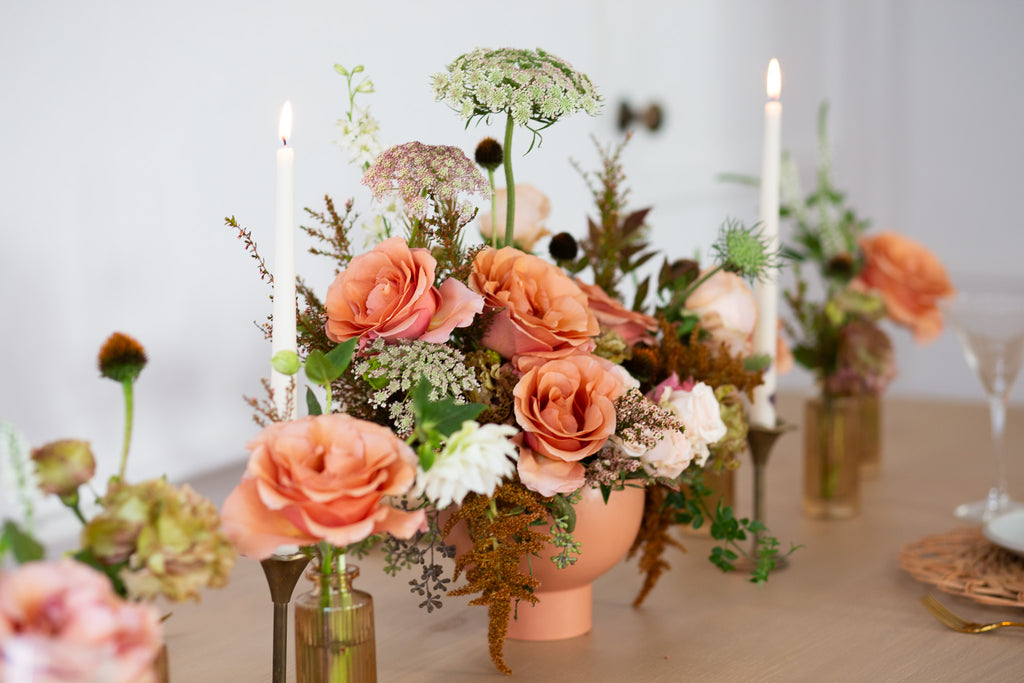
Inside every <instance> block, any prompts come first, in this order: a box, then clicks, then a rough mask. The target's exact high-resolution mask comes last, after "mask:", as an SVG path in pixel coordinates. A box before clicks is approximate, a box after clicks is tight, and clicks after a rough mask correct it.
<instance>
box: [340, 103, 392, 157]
mask: <svg viewBox="0 0 1024 683" xmlns="http://www.w3.org/2000/svg"><path fill="white" fill-rule="evenodd" d="M349 117H351V118H349ZM338 129H339V130H340V131H341V137H340V138H338V145H339V146H340V147H341V148H342V149H343V150H345V151H346V152H348V155H349V160H350V161H351V162H352V163H354V164H359V165H360V166H362V167H363V168H364V169H366V168H368V167H369V166H370V165H371V164H373V162H374V161H376V159H377V155H379V154H380V152H381V149H382V147H381V144H380V140H379V139H378V132H379V131H380V124H378V123H377V119H375V118H373V117H372V116H371V115H370V110H369V108H368V107H359V106H353V108H352V111H351V112H349V116H347V117H345V118H342V119H338Z"/></svg>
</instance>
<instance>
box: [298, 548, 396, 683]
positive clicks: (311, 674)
mask: <svg viewBox="0 0 1024 683" xmlns="http://www.w3.org/2000/svg"><path fill="white" fill-rule="evenodd" d="M357 576H359V568H358V567H354V566H352V565H349V566H347V567H346V569H345V572H344V573H343V574H341V573H334V574H328V575H326V576H325V575H323V574H321V573H320V568H319V565H317V564H316V563H314V564H312V565H310V568H309V569H308V570H307V571H306V577H307V578H309V579H310V580H311V581H312V582H313V589H312V590H311V591H309V592H307V593H303V594H302V595H300V596H299V597H298V598H296V599H295V600H294V601H293V603H294V606H295V679H296V681H297V683H375V682H376V680H377V653H376V642H375V638H374V631H373V598H372V597H371V596H370V594H369V593H365V592H363V591H361V590H356V589H355V588H353V587H352V581H353V579H355V578H356V577H357Z"/></svg>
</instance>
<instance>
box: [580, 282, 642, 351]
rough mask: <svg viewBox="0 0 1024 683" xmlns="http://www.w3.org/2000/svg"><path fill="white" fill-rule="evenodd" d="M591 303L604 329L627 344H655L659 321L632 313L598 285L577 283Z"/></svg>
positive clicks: (592, 309) (635, 312)
mask: <svg viewBox="0 0 1024 683" xmlns="http://www.w3.org/2000/svg"><path fill="white" fill-rule="evenodd" d="M576 284H577V285H579V287H580V289H582V290H583V293H584V294H586V295H587V300H588V301H589V302H590V310H591V311H592V312H593V313H594V316H595V317H596V318H597V322H598V323H600V325H601V326H602V327H607V328H609V329H610V330H612V331H613V332H615V334H617V335H619V336H620V337H622V338H623V340H625V342H626V343H627V344H629V345H630V346H632V345H633V344H638V343H644V344H648V345H653V344H654V333H655V332H657V331H658V321H657V320H656V319H654V318H652V317H651V316H649V315H645V314H643V313H638V312H637V311H631V310H629V309H628V308H626V307H625V306H623V305H622V304H621V303H619V302H618V301H616V300H615V299H613V298H611V297H610V296H608V294H607V292H605V291H604V290H603V289H601V288H600V287H598V286H597V285H588V284H586V283H585V282H580V281H579V280H577V281H576Z"/></svg>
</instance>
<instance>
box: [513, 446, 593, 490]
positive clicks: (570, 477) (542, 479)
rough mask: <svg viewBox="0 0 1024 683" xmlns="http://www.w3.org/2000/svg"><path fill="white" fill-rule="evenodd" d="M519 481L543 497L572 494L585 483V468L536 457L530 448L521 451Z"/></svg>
mask: <svg viewBox="0 0 1024 683" xmlns="http://www.w3.org/2000/svg"><path fill="white" fill-rule="evenodd" d="M517 467H518V469H519V480H520V481H521V482H522V483H523V485H524V486H525V487H526V488H528V489H530V490H531V491H536V492H537V493H539V494H540V495H542V496H553V495H555V494H556V493H572V492H573V491H575V490H577V489H578V488H580V487H581V486H583V483H584V472H585V470H584V468H583V465H582V464H581V463H578V462H561V461H558V460H552V459H551V458H545V457H544V456H536V455H534V453H533V452H532V451H531V450H530V449H528V448H522V447H521V448H520V449H519V463H518V465H517Z"/></svg>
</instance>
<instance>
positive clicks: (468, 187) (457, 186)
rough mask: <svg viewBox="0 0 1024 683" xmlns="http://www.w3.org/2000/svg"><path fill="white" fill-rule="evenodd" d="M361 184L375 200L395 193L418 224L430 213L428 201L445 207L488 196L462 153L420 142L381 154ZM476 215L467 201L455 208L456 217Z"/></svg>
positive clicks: (483, 181) (484, 184) (476, 170)
mask: <svg viewBox="0 0 1024 683" xmlns="http://www.w3.org/2000/svg"><path fill="white" fill-rule="evenodd" d="M363 184H364V185H366V186H367V187H369V188H370V190H371V191H372V192H373V196H374V197H375V198H376V199H378V200H383V199H385V198H387V197H388V196H391V195H392V194H394V193H395V192H397V193H398V194H399V195H401V197H402V201H403V202H405V211H406V213H407V214H408V215H409V216H410V217H412V218H414V219H420V220H422V219H424V218H426V217H427V216H428V214H429V212H430V201H429V200H430V199H433V200H435V201H439V202H445V203H448V202H457V201H459V199H460V197H462V196H464V195H479V196H481V197H483V198H485V199H486V198H489V197H490V196H491V189H490V186H489V185H488V184H487V180H486V179H485V178H484V177H483V175H482V174H481V173H480V169H479V168H478V167H477V166H476V164H474V163H473V162H472V161H470V159H469V157H467V156H466V155H465V154H464V153H463V151H462V150H461V149H459V148H458V147H451V146H448V145H424V144H423V143H422V142H407V143H405V144H404V145H395V146H394V147H389V148H388V149H386V150H384V151H383V152H382V153H381V154H380V156H378V157H377V161H376V162H375V163H374V164H373V166H371V167H370V169H369V170H368V171H367V172H366V175H364V176H363ZM475 211H476V209H475V207H474V206H473V205H472V204H470V203H469V202H468V201H463V202H462V203H461V204H459V205H458V213H459V215H460V216H463V217H465V219H466V220H469V219H471V218H472V215H473V212H475Z"/></svg>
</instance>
